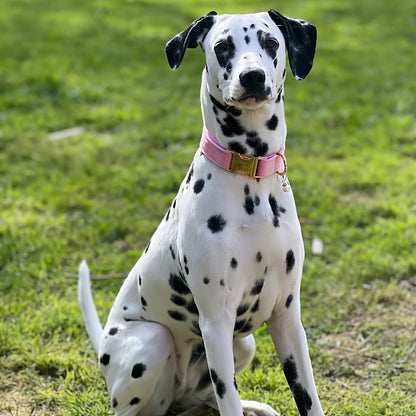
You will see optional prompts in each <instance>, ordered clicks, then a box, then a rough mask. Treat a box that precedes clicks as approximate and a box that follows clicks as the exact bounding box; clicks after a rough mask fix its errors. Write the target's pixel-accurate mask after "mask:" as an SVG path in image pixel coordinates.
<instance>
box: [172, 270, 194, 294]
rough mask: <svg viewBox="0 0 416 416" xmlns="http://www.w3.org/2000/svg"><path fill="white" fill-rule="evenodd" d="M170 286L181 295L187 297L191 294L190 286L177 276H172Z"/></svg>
mask: <svg viewBox="0 0 416 416" xmlns="http://www.w3.org/2000/svg"><path fill="white" fill-rule="evenodd" d="M169 286H170V287H171V288H172V289H173V290H174V291H175V292H177V293H179V294H180V295H187V294H189V293H191V291H190V290H189V288H188V286H187V285H186V284H185V283H184V281H183V279H182V278H181V277H180V276H178V275H177V274H173V273H171V274H170V277H169Z"/></svg>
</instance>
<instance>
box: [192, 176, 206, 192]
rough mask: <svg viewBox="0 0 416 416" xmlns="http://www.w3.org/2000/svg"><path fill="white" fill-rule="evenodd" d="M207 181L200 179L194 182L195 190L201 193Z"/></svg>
mask: <svg viewBox="0 0 416 416" xmlns="http://www.w3.org/2000/svg"><path fill="white" fill-rule="evenodd" d="M204 185H205V181H204V180H203V179H198V180H197V181H196V182H195V183H194V192H195V193H196V194H199V193H200V192H201V191H202V190H203V189H204Z"/></svg>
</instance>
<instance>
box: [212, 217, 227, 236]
mask: <svg viewBox="0 0 416 416" xmlns="http://www.w3.org/2000/svg"><path fill="white" fill-rule="evenodd" d="M207 225H208V228H209V229H210V230H211V232H212V233H218V232H220V231H222V230H223V229H224V227H225V226H226V225H227V221H226V220H225V219H224V217H223V216H222V215H221V214H218V215H212V216H211V217H209V218H208V221H207Z"/></svg>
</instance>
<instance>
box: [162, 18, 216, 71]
mask: <svg viewBox="0 0 416 416" xmlns="http://www.w3.org/2000/svg"><path fill="white" fill-rule="evenodd" d="M216 14H217V12H210V13H208V14H207V15H205V16H202V17H200V18H199V19H196V20H194V21H193V22H192V23H191V24H190V25H189V27H187V28H186V29H185V30H184V31H182V32H181V33H178V34H177V35H176V36H175V37H174V38H172V39H171V40H170V41H169V42H168V43H167V44H166V55H167V57H168V62H169V65H170V67H171V68H172V69H176V68H177V67H178V66H179V65H180V63H181V62H182V58H183V56H184V54H185V50H186V48H196V47H197V46H198V44H199V42H201V40H202V39H203V38H204V37H205V35H206V34H207V33H208V31H209V30H210V29H211V27H212V25H213V24H214V16H215V15H216Z"/></svg>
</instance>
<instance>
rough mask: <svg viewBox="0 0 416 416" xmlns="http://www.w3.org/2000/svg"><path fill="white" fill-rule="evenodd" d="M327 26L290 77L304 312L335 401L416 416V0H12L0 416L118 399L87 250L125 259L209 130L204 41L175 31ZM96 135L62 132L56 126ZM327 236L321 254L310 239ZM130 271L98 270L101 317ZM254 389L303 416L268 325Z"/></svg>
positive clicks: (6, 57)
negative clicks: (305, 63) (93, 307)
mask: <svg viewBox="0 0 416 416" xmlns="http://www.w3.org/2000/svg"><path fill="white" fill-rule="evenodd" d="M270 8H276V9H278V10H279V11H281V12H282V13H284V14H286V15H288V16H291V17H300V18H305V19H307V20H310V21H311V22H313V23H314V24H315V25H316V26H317V28H318V47H317V55H316V59H315V62H314V67H313V69H312V72H311V74H310V75H309V76H308V78H307V79H306V80H304V81H302V82H298V81H295V80H294V79H292V78H291V77H288V81H287V83H286V94H285V100H286V101H285V102H286V122H287V125H288V132H289V133H288V140H287V159H288V164H289V173H288V176H289V178H290V180H291V185H292V188H293V189H294V192H295V196H296V201H297V206H298V213H299V217H300V220H301V223H302V227H303V234H304V240H305V246H306V263H305V269H304V270H305V271H304V278H303V284H302V309H303V322H304V325H305V328H306V331H307V333H308V337H309V345H310V350H311V356H312V362H313V364H314V371H315V378H316V382H317V387H318V391H319V394H320V397H321V401H322V405H323V407H324V409H325V411H326V413H327V415H331V416H341V415H342V416H345V415H347V416H367V415H368V416H373V415H386V416H387V415H388V416H415V414H416V192H415V189H416V123H415V121H416V113H415V109H416V75H415V62H416V4H415V3H414V2H412V1H409V0H402V1H400V2H387V1H377V0H367V1H362V0H361V1H359V0H350V1H348V2H340V1H336V0H321V1H318V0H310V1H308V2H293V1H287V0H286V1H281V2H280V3H278V4H275V2H271V1H268V0H267V1H263V2H261V5H259V2H250V1H238V2H237V1H230V2H227V3H225V2H223V1H222V2H220V1H216V0H215V1H210V2H207V1H205V0H202V1H198V2H193V1H191V0H182V1H168V0H160V1H150V0H147V1H138V0H137V1H135V0H119V1H117V2H116V1H110V0H89V1H86V2H76V1H71V0H55V1H53V2H51V1H49V0H2V2H1V5H0V27H1V28H2V30H1V36H0V415H2V416H3V415H13V416H23V415H36V416H40V415H47V416H49V415H57V416H60V415H74V416H81V415H83V416H85V415H87V414H88V415H109V414H112V413H111V411H110V406H109V399H108V396H107V393H106V389H105V384H104V380H103V378H102V377H101V375H100V373H99V371H98V369H97V367H96V365H95V361H96V357H95V354H94V352H93V348H92V345H91V343H90V341H89V340H88V338H87V335H86V332H85V328H84V324H83V321H82V317H81V312H80V309H79V306H78V302H77V287H76V279H75V278H74V277H73V276H74V275H75V274H76V273H77V268H78V264H79V263H80V261H81V260H82V258H86V259H87V260H88V262H89V265H90V268H91V271H92V273H93V274H94V275H104V274H110V273H126V272H128V271H129V269H130V268H131V267H132V265H133V264H134V263H135V261H136V259H137V257H138V256H139V255H140V253H141V252H142V250H143V249H144V247H145V246H146V244H147V242H148V240H149V238H150V236H151V235H152V232H153V231H154V229H155V228H156V226H157V225H158V223H159V221H160V220H161V219H162V217H163V215H164V213H165V212H166V209H167V208H168V206H169V204H170V202H171V200H172V199H173V197H174V195H175V193H176V191H177V189H178V187H179V184H180V182H181V180H182V177H183V176H184V175H185V173H186V170H187V167H188V165H189V163H190V161H191V159H192V156H193V153H194V151H195V149H196V147H197V145H198V140H199V137H200V132H201V114H200V108H199V83H200V74H201V70H202V68H203V65H204V61H203V53H202V51H201V50H199V49H195V50H189V51H188V52H187V54H186V57H185V59H184V62H183V64H182V65H181V67H180V68H179V69H178V70H177V71H171V70H170V69H169V67H168V64H167V61H166V58H165V52H164V45H165V43H166V41H168V40H169V39H170V38H171V37H172V36H173V35H175V34H176V33H177V32H179V31H181V30H183V29H184V28H185V27H186V26H187V25H188V24H189V23H190V22H191V21H192V20H193V19H195V18H197V17H199V16H201V15H203V14H205V13H207V12H208V11H210V10H217V11H218V12H219V13H225V12H231V13H245V12H251V11H261V10H269V9H270ZM73 127H77V128H79V129H78V132H79V133H80V134H77V135H74V136H71V137H67V138H62V139H60V140H54V138H55V136H54V135H51V134H52V133H54V132H57V131H61V130H64V129H67V128H73ZM317 238H318V239H321V240H322V242H323V245H324V250H323V253H322V254H314V253H313V252H312V249H311V247H312V241H313V240H314V239H317ZM120 285H121V280H120V279H111V280H100V281H96V282H94V283H93V291H94V295H95V300H96V304H97V308H98V311H99V314H100V317H101V320H102V322H104V321H105V319H106V316H107V314H108V311H109V309H110V307H111V304H112V302H113V300H114V297H115V295H116V293H117V291H118V289H119V287H120ZM256 337H257V344H258V350H257V355H256V357H255V359H254V361H253V363H252V365H251V367H250V368H249V369H248V370H247V371H246V372H245V373H244V374H243V375H241V376H240V378H239V380H238V384H239V388H240V391H241V396H242V397H244V398H248V399H256V400H261V401H265V402H267V403H269V404H270V405H272V406H273V407H275V408H276V409H277V410H278V411H279V412H280V413H281V414H282V416H290V415H296V414H297V411H296V408H295V404H294V401H293V400H292V398H291V395H290V391H289V388H288V387H287V384H286V382H285V379H284V376H283V373H282V371H281V368H280V365H279V363H278V361H277V359H276V357H275V354H274V351H273V348H272V344H271V341H270V339H269V337H268V336H267V334H266V330H265V328H261V329H260V330H259V331H258V332H257V334H256Z"/></svg>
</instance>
